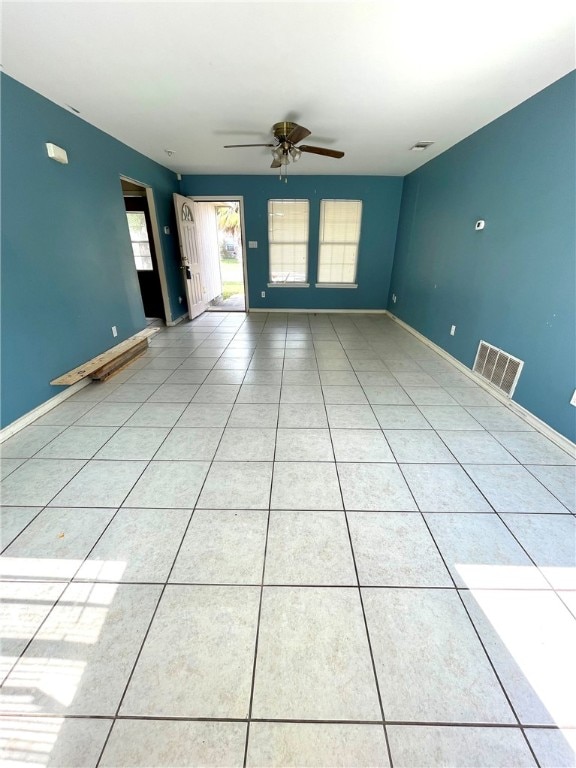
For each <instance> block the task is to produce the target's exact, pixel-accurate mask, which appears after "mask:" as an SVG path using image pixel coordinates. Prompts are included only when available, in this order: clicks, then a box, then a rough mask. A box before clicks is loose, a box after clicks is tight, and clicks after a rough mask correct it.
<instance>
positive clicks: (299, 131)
mask: <svg viewBox="0 0 576 768" xmlns="http://www.w3.org/2000/svg"><path fill="white" fill-rule="evenodd" d="M310 133H311V132H310V131H309V130H308V128H304V126H303V125H298V123H292V122H289V121H283V122H280V123H274V125H273V126H272V136H273V143H272V144H226V145H225V146H224V149H232V148H238V147H268V148H269V149H271V151H272V164H271V166H270V167H271V168H279V169H280V175H279V179H280V180H282V168H284V181H285V182H288V179H287V178H286V172H287V168H288V165H289V164H290V162H293V163H295V162H297V161H298V160H299V159H300V157H301V156H302V152H308V153H310V154H313V155H321V156H323V157H334V158H336V159H340V158H341V157H344V152H340V151H339V150H336V149H326V148H325V147H313V146H309V145H307V144H300V146H296V145H297V144H298V143H299V142H300V141H302V139H305V138H306V137H307V136H310Z"/></svg>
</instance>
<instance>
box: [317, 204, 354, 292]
mask: <svg viewBox="0 0 576 768" xmlns="http://www.w3.org/2000/svg"><path fill="white" fill-rule="evenodd" d="M325 203H359V207H360V213H359V217H358V238H357V240H356V241H355V242H345V241H336V240H333V241H329V240H323V239H322V231H323V227H322V223H323V217H324V207H325ZM363 212H364V201H363V200H358V199H351V198H325V199H322V200H320V214H319V219H318V264H317V271H316V288H358V259H359V256H360V240H361V237H362V214H363ZM323 245H344V246H345V245H348V246H349V245H354V246H355V247H356V254H355V261H354V278H353V280H352V281H351V282H321V281H320V267H321V253H322V246H323Z"/></svg>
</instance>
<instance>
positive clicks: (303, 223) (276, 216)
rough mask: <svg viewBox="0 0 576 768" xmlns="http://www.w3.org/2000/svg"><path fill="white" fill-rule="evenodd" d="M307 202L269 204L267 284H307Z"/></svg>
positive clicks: (269, 201)
mask: <svg viewBox="0 0 576 768" xmlns="http://www.w3.org/2000/svg"><path fill="white" fill-rule="evenodd" d="M308 208H309V205H308V200H268V247H269V249H270V250H269V254H270V257H269V258H270V284H272V285H281V284H286V283H290V284H294V283H299V284H306V281H307V280H308Z"/></svg>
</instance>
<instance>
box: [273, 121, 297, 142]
mask: <svg viewBox="0 0 576 768" xmlns="http://www.w3.org/2000/svg"><path fill="white" fill-rule="evenodd" d="M294 128H296V123H290V122H286V121H284V122H281V123H274V125H273V126H272V133H273V134H274V138H275V139H278V141H279V142H280V143H283V142H284V141H286V137H287V136H289V135H290V134H291V133H292V131H293V130H294Z"/></svg>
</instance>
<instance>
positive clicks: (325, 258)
mask: <svg viewBox="0 0 576 768" xmlns="http://www.w3.org/2000/svg"><path fill="white" fill-rule="evenodd" d="M357 255H358V248H357V246H356V245H344V244H339V245H326V244H323V245H321V246H320V253H319V255H318V282H319V283H353V282H354V279H355V273H356V259H357Z"/></svg>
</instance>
